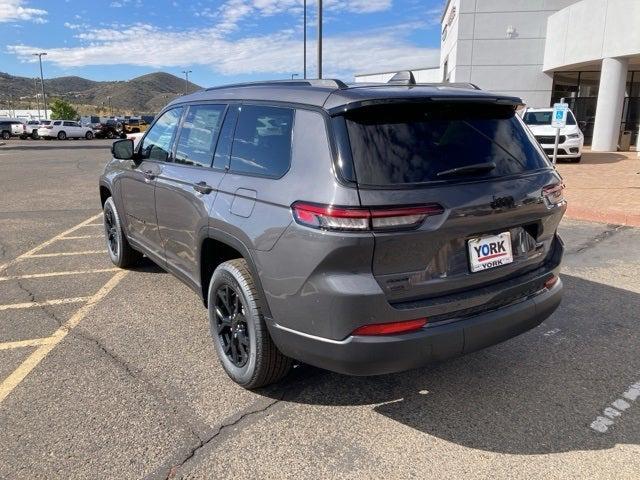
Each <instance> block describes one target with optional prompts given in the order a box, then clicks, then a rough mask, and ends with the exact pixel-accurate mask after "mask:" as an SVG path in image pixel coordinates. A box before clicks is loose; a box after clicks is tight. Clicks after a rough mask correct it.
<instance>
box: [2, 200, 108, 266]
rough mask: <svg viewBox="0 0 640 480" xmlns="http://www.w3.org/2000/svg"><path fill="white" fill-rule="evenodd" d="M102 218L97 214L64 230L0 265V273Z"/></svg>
mask: <svg viewBox="0 0 640 480" xmlns="http://www.w3.org/2000/svg"><path fill="white" fill-rule="evenodd" d="M101 216H102V213H99V214H98V215H94V216H93V217H91V218H87V219H86V220H85V221H84V222H80V223H79V224H78V225H76V226H75V227H71V228H70V229H69V230H65V231H64V232H62V233H59V234H58V235H56V236H55V237H53V238H50V239H49V240H47V241H46V242H43V243H41V244H40V245H38V246H37V247H34V248H32V249H31V250H29V251H28V252H25V253H23V254H22V255H19V256H17V257H16V258H14V259H13V260H11V261H9V262H7V263H5V264H3V265H0V272H3V271H4V270H6V269H7V268H8V267H10V266H11V265H14V264H15V263H17V262H19V261H20V260H22V258H24V257H28V256H31V255H33V254H35V253H37V252H39V251H40V250H42V249H43V248H45V247H47V246H49V245H51V244H52V243H53V242H55V241H56V240H58V239H59V238H61V237H64V236H66V235H69V234H70V233H73V232H75V231H76V230H78V229H80V228H82V227H84V226H85V225H87V224H91V222H93V221H94V220H96V219H98V218H100V217H101Z"/></svg>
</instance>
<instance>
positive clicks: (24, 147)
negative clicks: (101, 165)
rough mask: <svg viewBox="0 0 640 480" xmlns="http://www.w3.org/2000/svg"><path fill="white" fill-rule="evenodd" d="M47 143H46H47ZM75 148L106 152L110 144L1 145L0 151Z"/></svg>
mask: <svg viewBox="0 0 640 480" xmlns="http://www.w3.org/2000/svg"><path fill="white" fill-rule="evenodd" d="M47 143H48V142H47ZM76 148H82V149H83V150H84V149H95V150H108V149H110V148H111V144H102V145H87V144H86V143H83V142H80V143H76V144H74V143H70V144H68V145H67V144H65V145H55V144H52V145H10V144H7V145H3V146H2V147H0V151H5V150H12V151H16V152H19V151H22V150H72V149H76Z"/></svg>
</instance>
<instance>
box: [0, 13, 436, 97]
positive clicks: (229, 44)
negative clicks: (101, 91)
mask: <svg viewBox="0 0 640 480" xmlns="http://www.w3.org/2000/svg"><path fill="white" fill-rule="evenodd" d="M307 3H308V6H307V11H308V22H307V23H308V27H307V32H308V33H307V38H308V48H307V73H308V76H309V77H315V76H316V53H315V52H316V50H315V38H316V25H317V22H316V15H315V11H316V1H315V0H308V2H307ZM323 4H324V15H323V17H324V21H323V76H324V77H325V78H330V77H333V78H342V79H344V80H347V81H351V80H352V79H353V74H354V73H369V72H376V71H385V70H393V69H401V68H405V69H406V68H419V67H428V66H435V65H438V63H439V57H440V53H439V47H440V25H439V24H440V15H441V12H442V8H443V6H444V0H324V2H323ZM302 5H303V0H226V1H225V0H219V1H213V0H211V1H204V0H191V1H183V0H93V1H87V0H0V72H6V73H10V74H12V75H19V76H27V77H34V76H38V75H39V70H38V65H37V57H33V55H32V53H33V52H38V51H41V52H42V51H44V52H48V55H47V56H46V57H43V69H44V72H45V73H44V74H45V77H46V78H49V77H58V76H65V75H78V76H82V77H86V78H90V79H92V80H128V79H131V78H134V77H136V76H139V75H143V74H145V73H150V72H154V71H166V72H169V73H173V74H175V75H178V76H181V75H182V73H181V72H182V71H183V70H191V71H192V73H191V74H190V80H192V81H193V82H195V83H197V84H199V85H201V86H213V85H219V84H223V83H229V82H236V81H248V80H259V79H276V78H290V76H291V74H295V73H297V74H299V75H300V76H302V70H303V67H302V65H303V47H302V45H303V43H302V35H303V13H302V12H303V8H302Z"/></svg>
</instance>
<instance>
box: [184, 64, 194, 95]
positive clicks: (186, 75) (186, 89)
mask: <svg viewBox="0 0 640 480" xmlns="http://www.w3.org/2000/svg"><path fill="white" fill-rule="evenodd" d="M182 73H184V94H185V95H187V94H188V93H189V74H190V73H192V72H191V70H183V71H182Z"/></svg>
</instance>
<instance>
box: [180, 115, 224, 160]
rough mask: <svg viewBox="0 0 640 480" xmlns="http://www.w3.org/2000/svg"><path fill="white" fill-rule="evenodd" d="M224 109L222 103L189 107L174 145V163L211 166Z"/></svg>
mask: <svg viewBox="0 0 640 480" xmlns="http://www.w3.org/2000/svg"><path fill="white" fill-rule="evenodd" d="M224 110H225V106H224V105H192V106H190V107H189V111H188V112H187V114H186V116H185V119H184V122H183V123H182V129H181V130H180V137H179V139H178V145H177V147H176V156H175V160H174V161H175V162H176V163H182V164H184V165H193V166H196V167H209V166H211V162H212V160H213V153H214V151H215V148H216V142H217V140H218V135H219V133H220V125H221V124H222V119H223V117H224Z"/></svg>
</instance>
